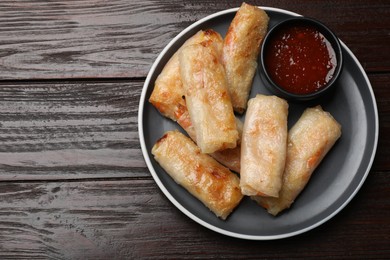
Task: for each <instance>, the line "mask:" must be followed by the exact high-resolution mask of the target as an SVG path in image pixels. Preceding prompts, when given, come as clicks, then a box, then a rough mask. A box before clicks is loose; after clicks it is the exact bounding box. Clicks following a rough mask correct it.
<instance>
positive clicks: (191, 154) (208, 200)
mask: <svg viewBox="0 0 390 260" xmlns="http://www.w3.org/2000/svg"><path fill="white" fill-rule="evenodd" d="M152 154H153V155H154V158H155V159H156V161H157V162H158V163H159V164H160V165H161V167H162V168H163V169H164V170H165V171H166V172H167V173H168V174H169V175H170V176H171V177H172V178H173V179H174V180H175V182H177V183H178V184H179V185H181V186H183V187H184V188H185V189H186V190H187V191H188V192H190V193H191V194H192V195H193V196H195V197H196V198H197V199H199V200H200V201H201V202H202V203H203V204H204V205H206V206H207V207H208V208H209V209H210V210H211V211H212V212H214V214H215V215H217V216H218V217H220V218H221V219H226V218H227V216H228V215H229V214H230V213H231V212H232V211H233V209H234V208H235V207H236V206H237V205H238V204H239V202H240V201H241V199H242V197H243V195H242V194H241V192H240V187H239V178H238V177H237V175H235V174H234V173H232V172H230V171H229V169H227V168H226V167H224V166H222V165H221V164H219V163H218V162H217V161H216V160H214V159H213V158H212V157H210V156H209V155H207V154H203V153H201V151H200V149H199V147H198V146H197V145H196V144H195V143H194V142H193V141H192V140H191V139H189V138H188V137H186V136H184V135H183V134H182V133H180V132H179V131H168V132H167V133H165V135H164V136H163V137H162V138H161V139H159V140H158V141H157V143H156V144H155V145H154V147H153V148H152Z"/></svg>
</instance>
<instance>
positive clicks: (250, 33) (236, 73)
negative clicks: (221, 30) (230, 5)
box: [222, 3, 269, 113]
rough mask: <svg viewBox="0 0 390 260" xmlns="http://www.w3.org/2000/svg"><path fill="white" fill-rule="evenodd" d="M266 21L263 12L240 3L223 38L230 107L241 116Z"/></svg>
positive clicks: (265, 29) (255, 66) (223, 56)
mask: <svg viewBox="0 0 390 260" xmlns="http://www.w3.org/2000/svg"><path fill="white" fill-rule="evenodd" d="M268 22H269V17H268V15H267V14H266V12H264V10H262V9H260V8H258V7H255V6H252V5H249V4H246V3H243V4H242V5H241V7H240V8H239V10H238V11H237V13H236V15H235V17H234V19H233V21H232V22H231V24H230V27H229V29H228V32H227V34H226V37H225V39H224V45H223V50H222V61H223V64H224V66H225V69H226V75H227V78H228V83H229V92H230V96H231V99H232V103H233V107H234V110H235V111H236V112H238V113H243V112H244V111H245V109H246V106H247V101H248V97H249V93H250V90H251V87H252V81H253V77H254V75H255V72H256V68H257V58H258V55H259V51H260V46H261V42H262V41H263V38H264V36H265V34H266V32H267V29H268Z"/></svg>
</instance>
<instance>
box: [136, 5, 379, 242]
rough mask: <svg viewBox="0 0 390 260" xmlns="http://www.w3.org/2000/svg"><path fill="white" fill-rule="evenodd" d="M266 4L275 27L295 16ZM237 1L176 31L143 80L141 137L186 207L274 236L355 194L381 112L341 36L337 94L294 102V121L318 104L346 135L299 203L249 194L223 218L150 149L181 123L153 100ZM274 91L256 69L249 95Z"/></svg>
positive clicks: (320, 219) (226, 21)
mask: <svg viewBox="0 0 390 260" xmlns="http://www.w3.org/2000/svg"><path fill="white" fill-rule="evenodd" d="M263 9H264V10H265V11H266V12H267V13H268V15H269V16H270V18H271V19H270V28H271V27H272V26H274V25H275V24H276V23H278V22H280V21H282V20H284V19H287V18H290V17H292V16H297V14H295V13H291V12H288V11H285V10H281V9H275V8H267V7H263ZM236 11H237V8H234V9H229V10H225V11H222V12H218V13H215V14H213V15H210V16H208V17H206V18H204V19H202V20H200V21H198V22H196V23H194V24H192V25H191V26H189V27H188V28H186V29H185V30H184V31H182V32H181V33H180V34H179V35H178V36H177V37H175V38H174V39H173V40H172V41H171V42H170V43H169V44H168V45H167V46H166V47H165V48H164V50H163V51H162V52H161V54H160V55H159V56H158V58H157V60H156V61H155V62H154V64H153V66H152V68H151V70H150V72H149V74H148V76H147V78H146V81H145V84H144V87H143V90H142V94H141V100H140V105H139V118H138V120H139V136H140V142H141V148H142V152H143V155H144V158H145V161H146V164H147V166H148V168H149V170H150V172H151V174H152V176H153V178H154V180H155V181H156V183H157V185H158V186H159V187H160V189H161V190H162V191H163V193H164V194H165V195H166V196H167V198H168V199H169V200H170V201H171V202H172V203H173V204H174V205H175V206H176V207H177V208H178V209H179V210H181V211H182V212H183V213H184V214H186V215H187V216H188V217H190V218H191V219H193V220H194V221H196V222H198V223H199V224H201V225H203V226H205V227H207V228H209V229H211V230H214V231H216V232H219V233H222V234H225V235H228V236H232V237H237V238H244V239H253V240H270V239H279V238H285V237H290V236H294V235H297V234H300V233H303V232H306V231H308V230H310V229H313V228H315V227H317V226H319V225H320V224H322V223H324V222H325V221H327V220H329V219H330V218H331V217H333V216H334V215H335V214H337V213H338V212H339V211H340V210H341V209H342V208H344V207H345V205H347V203H348V202H349V201H350V200H351V199H352V198H353V197H354V195H355V194H356V193H357V191H358V190H359V189H360V187H361V186H362V184H363V182H364V180H365V179H366V177H367V175H368V173H369V170H370V168H371V165H372V162H373V159H374V156H375V151H376V147H377V141H378V111H377V107H376V102H375V97H374V94H373V91H372V88H371V85H370V82H369V80H368V78H367V75H366V74H365V72H364V70H363V69H362V67H361V65H360V63H359V62H358V60H357V59H356V58H355V56H354V55H353V54H352V52H351V51H350V50H349V49H348V47H347V46H345V44H343V43H342V48H343V55H344V67H343V71H342V74H341V77H340V78H339V81H338V86H337V87H336V91H335V92H334V93H333V95H332V96H327V97H326V98H325V99H323V100H319V101H316V102H313V103H305V104H295V103H290V108H289V122H288V123H289V127H291V126H292V124H293V123H294V122H295V121H296V120H297V119H298V118H299V116H300V115H301V113H302V111H303V109H304V108H305V107H307V106H313V105H317V104H320V105H322V107H323V108H324V110H327V111H329V112H330V113H331V114H332V115H333V116H334V117H335V118H336V120H337V121H338V122H340V123H341V125H342V130H343V135H342V137H341V138H340V139H339V141H338V142H337V143H336V145H335V146H334V147H333V148H332V150H331V151H330V152H329V153H328V155H327V156H326V157H325V159H324V160H323V161H322V163H321V164H320V166H319V167H318V168H317V169H316V171H315V172H314V173H313V176H312V178H311V179H310V181H309V183H308V185H307V187H306V188H305V189H304V191H303V192H302V193H301V194H300V196H299V197H298V198H297V200H296V201H295V203H294V204H293V206H292V207H291V208H290V209H289V210H286V211H285V212H284V213H282V214H281V215H279V216H277V217H273V216H271V215H269V214H268V213H267V212H266V211H265V210H264V209H263V208H261V207H260V206H258V205H257V204H256V203H255V202H253V201H252V200H250V199H249V198H244V200H243V201H242V203H241V204H240V205H239V206H238V208H237V209H236V210H235V211H234V212H233V213H232V214H231V215H230V216H229V218H228V219H227V220H226V221H223V220H220V219H218V218H217V217H216V216H215V215H214V214H213V213H211V212H210V211H209V210H208V209H207V208H206V207H205V206H204V205H203V204H202V203H201V202H199V201H198V200H197V199H196V198H194V197H193V196H191V195H190V194H189V193H188V192H187V191H186V190H184V189H183V188H182V187H180V186H179V185H177V184H176V183H175V182H174V181H173V180H172V179H171V178H170V176H168V175H167V174H166V172H165V171H164V170H163V169H162V168H161V167H160V166H159V165H158V163H157V162H156V161H155V160H154V159H153V156H152V155H151V149H152V147H153V145H154V143H155V142H156V141H157V139H159V138H160V137H161V136H162V135H163V134H164V133H165V132H166V131H168V130H172V129H179V130H180V131H182V129H180V127H179V126H178V125H177V124H176V123H174V122H172V121H170V120H169V119H166V118H164V117H162V116H161V115H160V114H159V113H158V111H157V110H156V109H154V107H153V106H151V105H150V103H149V102H148V99H149V97H150V94H151V92H152V90H153V86H154V81H155V79H156V77H157V76H158V75H159V73H160V72H161V70H162V68H163V67H164V65H165V63H166V62H167V61H168V59H169V58H170V57H171V56H172V55H173V53H175V51H176V50H177V49H178V47H180V46H181V45H182V44H183V42H184V41H185V40H186V39H188V38H189V37H190V36H192V35H193V34H195V33H196V32H197V31H199V30H200V29H207V28H213V29H214V30H216V31H218V32H219V33H221V35H222V36H224V35H225V34H226V31H227V29H228V27H229V25H230V22H231V21H232V19H233V17H234V15H235V13H236ZM257 93H263V94H271V93H269V92H268V91H267V89H266V88H265V87H264V85H263V83H262V81H261V77H260V75H259V73H258V74H256V76H255V78H254V82H253V88H252V92H251V97H253V96H255V95H256V94H257Z"/></svg>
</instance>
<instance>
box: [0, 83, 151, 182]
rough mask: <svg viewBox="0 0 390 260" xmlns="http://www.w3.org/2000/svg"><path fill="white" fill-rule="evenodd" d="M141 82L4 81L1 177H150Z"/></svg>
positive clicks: (1, 88) (1, 94) (0, 97)
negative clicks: (141, 125) (141, 132)
mask: <svg viewBox="0 0 390 260" xmlns="http://www.w3.org/2000/svg"><path fill="white" fill-rule="evenodd" d="M142 85H143V82H137V81H135V82H129V81H118V82H113V81H100V82H96V81H95V82H88V81H86V82H61V83H59V82H40V83H39V82H37V83H2V84H0V111H1V114H0V122H1V123H0V124H1V127H0V141H1V146H0V180H9V179H11V180H18V179H30V180H31V179H74V178H77V179H78V178H100V177H129V176H145V175H147V176H149V173H148V171H147V169H146V166H145V162H144V159H143V156H142V153H141V150H140V144H139V137H138V118H137V113H138V100H139V96H140V92H141V89H142Z"/></svg>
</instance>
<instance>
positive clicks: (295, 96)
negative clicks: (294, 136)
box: [260, 17, 343, 101]
mask: <svg viewBox="0 0 390 260" xmlns="http://www.w3.org/2000/svg"><path fill="white" fill-rule="evenodd" d="M294 26H299V27H301V28H302V26H304V27H310V28H314V29H315V30H317V31H318V32H319V33H321V34H322V35H323V36H324V37H325V39H326V40H327V41H328V43H330V45H331V47H332V48H333V51H334V54H335V58H336V66H335V69H334V70H333V73H332V76H331V78H330V79H329V81H327V82H326V84H324V85H323V86H322V87H321V88H320V89H317V90H314V91H312V92H309V93H296V92H295V93H294V92H291V91H288V90H286V89H285V88H284V87H283V86H281V85H279V84H277V83H276V82H275V80H274V79H273V78H272V76H271V73H270V72H271V71H268V70H267V68H268V66H267V64H266V60H265V57H266V56H265V55H266V52H267V51H269V47H270V46H269V45H270V44H272V39H273V38H274V37H277V36H276V35H277V34H278V33H279V34H280V33H281V30H285V29H286V28H288V27H294ZM260 63H261V66H260V70H261V71H260V76H261V78H262V80H263V81H264V83H266V87H267V88H268V89H269V90H270V91H271V92H273V93H274V94H275V95H278V96H280V97H282V98H285V99H287V100H289V101H308V100H313V99H316V98H318V97H320V96H323V95H324V94H325V93H329V92H330V91H331V90H332V89H333V88H334V86H335V85H336V84H335V82H336V81H337V79H338V77H339V75H340V74H341V70H342V66H343V54H342V48H341V45H340V42H339V39H338V38H337V36H336V35H335V34H334V33H333V32H332V31H331V30H330V29H329V28H328V27H326V26H325V25H324V24H322V23H321V22H319V21H317V20H314V19H312V18H306V17H296V18H290V19H288V20H285V21H282V22H280V23H279V24H277V25H275V26H274V27H273V28H271V29H270V30H269V32H268V33H267V35H266V36H265V38H264V40H263V44H262V47H261V51H260ZM302 77H304V76H302Z"/></svg>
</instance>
